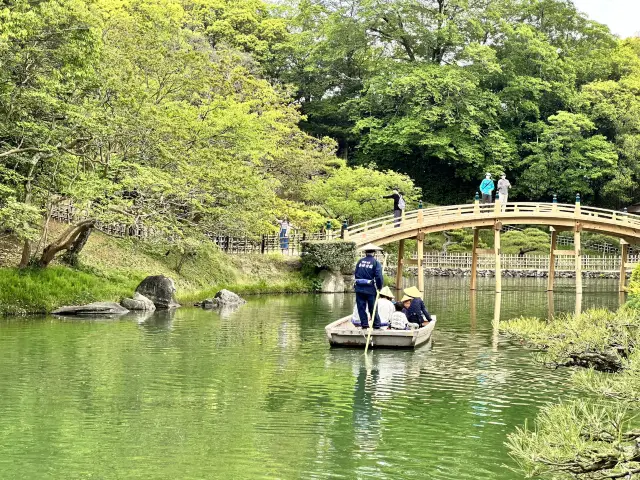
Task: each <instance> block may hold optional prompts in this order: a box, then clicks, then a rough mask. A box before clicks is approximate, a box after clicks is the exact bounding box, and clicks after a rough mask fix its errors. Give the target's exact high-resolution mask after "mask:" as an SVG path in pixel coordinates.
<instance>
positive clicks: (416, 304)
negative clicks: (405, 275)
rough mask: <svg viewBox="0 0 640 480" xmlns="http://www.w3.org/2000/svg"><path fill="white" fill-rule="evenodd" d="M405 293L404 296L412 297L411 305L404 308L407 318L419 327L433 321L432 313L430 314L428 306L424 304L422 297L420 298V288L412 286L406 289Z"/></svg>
mask: <svg viewBox="0 0 640 480" xmlns="http://www.w3.org/2000/svg"><path fill="white" fill-rule="evenodd" d="M404 294H405V297H404V298H407V297H409V298H410V302H408V303H409V306H408V307H405V309H404V313H405V315H406V316H407V320H409V322H411V323H415V324H416V325H418V327H424V326H425V325H428V324H429V322H431V315H429V312H428V311H427V307H426V306H425V305H424V302H423V301H422V298H420V290H418V288H417V287H410V288H407V289H405V291H404ZM404 298H403V299H402V300H404ZM405 304H406V303H405Z"/></svg>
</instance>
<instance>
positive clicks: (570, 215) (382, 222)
mask: <svg viewBox="0 0 640 480" xmlns="http://www.w3.org/2000/svg"><path fill="white" fill-rule="evenodd" d="M503 225H548V226H550V227H552V228H551V249H550V262H549V265H550V268H549V284H548V290H550V291H551V290H553V278H554V274H555V264H556V257H557V256H558V255H570V256H573V257H575V271H576V290H577V291H578V292H582V252H581V247H580V235H581V232H582V231H583V230H584V231H590V232H598V233H604V234H607V235H611V236H615V237H619V238H620V239H621V244H622V262H621V266H620V272H621V275H620V288H621V290H624V289H625V276H626V275H625V273H626V270H627V268H632V267H633V265H631V264H629V263H628V257H629V244H634V243H640V216H639V215H632V214H629V213H626V212H624V213H623V212H616V211H613V210H605V209H602V208H593V207H582V206H581V205H580V201H579V199H578V201H576V203H575V205H566V204H558V203H509V204H507V205H506V206H505V208H504V209H503V208H502V206H501V205H500V202H499V201H496V203H495V204H493V205H480V204H479V203H478V201H477V200H476V202H475V203H474V204H470V205H455V206H447V207H434V208H425V209H420V210H414V211H412V212H408V213H406V214H405V215H404V216H403V218H402V219H394V217H393V216H392V215H389V216H386V217H381V218H376V219H374V220H369V221H367V222H363V223H359V224H357V225H353V226H351V227H349V228H348V229H347V230H346V231H345V232H344V238H345V240H351V241H353V242H355V243H356V245H358V246H362V245H364V244H366V243H369V242H374V243H377V244H379V245H384V244H387V243H391V242H395V241H399V242H400V245H399V249H398V262H399V263H398V265H399V268H398V273H397V277H396V285H397V286H398V287H399V286H400V283H401V279H402V265H406V264H415V265H417V266H418V288H419V289H420V290H421V291H423V290H424V277H423V273H424V272H423V258H424V236H425V235H426V234H428V233H433V232H442V231H445V230H454V229H458V228H473V250H472V255H473V260H472V265H471V289H472V290H475V289H476V285H477V266H478V255H483V254H491V255H494V256H495V268H496V277H495V278H496V292H500V291H501V290H502V277H501V272H502V268H501V264H500V253H501V251H500V235H501V231H502V227H503ZM482 228H487V229H488V228H490V229H493V230H494V248H493V249H490V250H483V249H479V248H478V231H479V229H482ZM559 231H573V232H574V245H575V248H574V250H557V241H558V236H557V232H559ZM413 238H415V239H416V240H417V246H418V258H417V260H413V261H411V260H409V261H406V260H404V258H403V257H404V241H405V240H406V239H413Z"/></svg>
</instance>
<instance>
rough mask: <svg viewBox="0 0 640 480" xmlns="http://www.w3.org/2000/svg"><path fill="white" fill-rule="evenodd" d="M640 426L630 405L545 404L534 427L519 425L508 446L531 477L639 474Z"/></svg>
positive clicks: (629, 476)
mask: <svg viewBox="0 0 640 480" xmlns="http://www.w3.org/2000/svg"><path fill="white" fill-rule="evenodd" d="M638 426H639V425H638V421H637V419H636V418H634V412H633V411H632V410H631V409H630V408H629V407H628V406H627V405H612V404H610V403H609V404H606V405H602V404H600V405H598V404H594V403H592V402H589V401H585V400H575V401H571V402H563V403H561V404H559V405H550V406H546V407H543V408H542V410H541V411H540V414H539V415H538V417H537V418H536V422H535V429H533V430H529V429H527V428H526V427H525V428H524V429H518V430H516V432H515V433H512V434H510V435H509V441H508V443H507V445H508V447H509V449H510V454H511V456H512V457H513V458H514V459H515V460H516V462H517V463H518V465H519V466H520V468H521V470H522V471H524V473H525V474H526V475H527V478H531V477H534V476H538V475H541V474H542V475H544V474H547V475H548V474H555V475H560V476H553V477H552V478H578V479H585V480H586V479H605V478H635V477H636V476H635V475H632V473H633V472H636V468H637V465H638V462H637V458H636V457H637V447H636V445H635V441H636V440H637V438H638V433H639V432H638V430H637V428H638ZM627 474H628V476H627Z"/></svg>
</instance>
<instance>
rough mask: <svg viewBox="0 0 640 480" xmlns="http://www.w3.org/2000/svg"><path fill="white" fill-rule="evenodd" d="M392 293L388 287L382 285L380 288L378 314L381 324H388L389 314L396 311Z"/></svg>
mask: <svg viewBox="0 0 640 480" xmlns="http://www.w3.org/2000/svg"><path fill="white" fill-rule="evenodd" d="M392 300H393V293H391V289H390V288H389V287H384V288H383V289H382V290H380V297H379V298H378V315H379V316H380V324H381V325H382V326H384V325H389V322H390V320H391V315H393V313H394V312H395V311H396V309H395V307H394V306H393V302H392Z"/></svg>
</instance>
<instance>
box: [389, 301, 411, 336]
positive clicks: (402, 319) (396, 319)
mask: <svg viewBox="0 0 640 480" xmlns="http://www.w3.org/2000/svg"><path fill="white" fill-rule="evenodd" d="M403 308H404V305H403V304H402V303H401V302H396V304H395V312H393V314H392V315H391V320H389V328H391V329H392V330H412V329H414V328H418V325H416V324H415V323H411V322H409V320H407V316H406V315H405V314H404V312H403V311H402V309H403Z"/></svg>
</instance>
